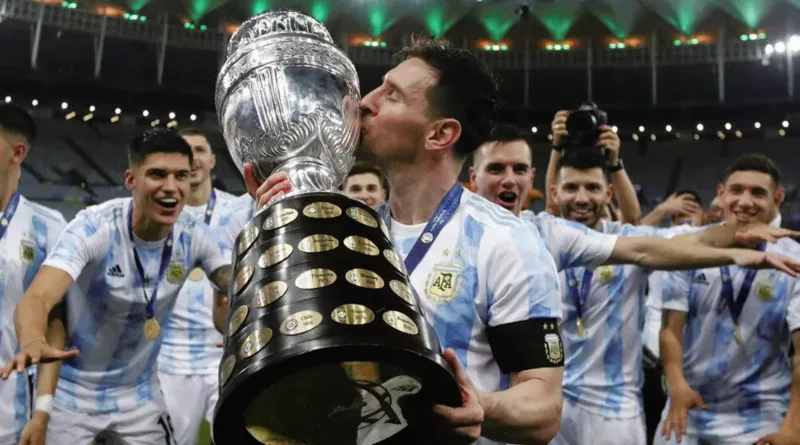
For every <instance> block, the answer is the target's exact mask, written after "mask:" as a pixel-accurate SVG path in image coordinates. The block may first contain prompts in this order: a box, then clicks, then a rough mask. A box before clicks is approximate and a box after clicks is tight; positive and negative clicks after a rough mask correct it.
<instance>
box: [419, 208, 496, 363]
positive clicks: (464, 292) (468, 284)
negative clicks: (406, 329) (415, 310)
mask: <svg viewBox="0 0 800 445" xmlns="http://www.w3.org/2000/svg"><path fill="white" fill-rule="evenodd" d="M482 238H483V225H482V224H480V223H479V222H477V221H475V219H473V218H472V217H471V216H467V217H466V220H465V221H464V229H463V233H462V236H460V237H459V239H458V243H457V244H456V249H457V250H458V249H460V250H461V251H462V255H461V261H462V266H463V267H464V270H463V271H462V273H461V279H462V281H461V289H459V291H458V295H457V296H456V298H455V299H453V300H452V301H450V302H449V303H444V304H441V305H439V306H438V307H437V308H436V311H435V313H434V314H433V320H432V323H431V324H432V325H433V328H434V330H435V331H436V333H437V334H438V335H439V339H440V340H441V342H442V348H452V349H453V350H454V351H455V353H456V356H457V357H458V360H459V361H460V362H461V364H462V365H463V366H464V368H465V369H469V365H468V362H467V352H468V351H469V340H470V338H472V328H473V327H474V326H475V319H476V318H477V317H478V311H477V309H476V308H475V299H474V296H475V295H477V293H478V268H477V264H475V263H474V260H475V259H477V258H478V248H479V246H480V242H481V239H482Z"/></svg>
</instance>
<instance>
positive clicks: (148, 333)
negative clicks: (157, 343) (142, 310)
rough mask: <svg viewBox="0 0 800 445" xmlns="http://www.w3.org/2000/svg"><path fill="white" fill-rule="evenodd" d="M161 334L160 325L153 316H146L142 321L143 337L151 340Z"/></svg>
mask: <svg viewBox="0 0 800 445" xmlns="http://www.w3.org/2000/svg"><path fill="white" fill-rule="evenodd" d="M159 335H161V326H159V325H158V322H157V321H156V319H155V318H148V319H147V320H145V322H144V338H146V339H148V340H150V341H153V340H155V339H157V338H158V336H159Z"/></svg>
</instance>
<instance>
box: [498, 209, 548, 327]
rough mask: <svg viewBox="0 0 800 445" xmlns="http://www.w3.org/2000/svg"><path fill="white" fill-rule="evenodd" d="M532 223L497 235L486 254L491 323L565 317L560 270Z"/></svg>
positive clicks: (499, 323)
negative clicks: (531, 225)
mask: <svg viewBox="0 0 800 445" xmlns="http://www.w3.org/2000/svg"><path fill="white" fill-rule="evenodd" d="M537 235H538V234H537V233H536V232H533V231H532V230H530V226H528V225H520V226H518V227H514V228H511V229H510V230H509V232H508V234H507V235H506V236H503V237H499V236H498V237H497V239H496V240H495V242H493V243H492V244H491V248H490V249H489V251H488V252H487V254H486V258H485V259H484V261H485V262H484V264H488V265H491V267H489V268H488V276H487V279H486V286H487V289H486V294H487V296H488V306H489V320H488V321H489V322H488V324H489V326H498V325H502V324H507V323H513V322H517V321H524V320H528V319H533V318H553V319H557V320H560V319H561V293H560V290H559V285H558V273H557V271H556V269H555V266H554V264H553V260H552V258H551V257H550V255H549V253H548V251H547V249H546V248H545V246H544V243H543V242H542V240H541V238H539V237H538V236H537Z"/></svg>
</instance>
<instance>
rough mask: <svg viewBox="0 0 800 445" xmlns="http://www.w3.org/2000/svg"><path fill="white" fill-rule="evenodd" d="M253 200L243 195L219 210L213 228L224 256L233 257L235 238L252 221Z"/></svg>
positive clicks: (254, 203) (253, 211)
mask: <svg viewBox="0 0 800 445" xmlns="http://www.w3.org/2000/svg"><path fill="white" fill-rule="evenodd" d="M255 206H256V202H255V200H254V199H253V198H252V197H250V195H248V194H244V195H242V196H239V197H238V198H235V199H233V200H230V201H228V202H227V203H226V205H225V207H224V208H222V209H220V221H219V223H218V224H217V226H216V228H215V232H216V236H217V238H218V239H219V241H220V246H223V249H224V254H225V255H227V256H228V257H231V258H232V257H233V246H234V245H235V244H236V237H238V236H239V233H241V232H242V230H244V226H245V225H247V223H248V222H249V221H250V220H251V219H253V215H254V214H255Z"/></svg>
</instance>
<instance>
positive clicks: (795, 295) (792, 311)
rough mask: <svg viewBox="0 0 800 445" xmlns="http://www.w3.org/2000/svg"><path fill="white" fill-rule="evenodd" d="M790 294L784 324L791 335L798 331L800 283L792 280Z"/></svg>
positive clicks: (796, 352)
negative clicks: (787, 326)
mask: <svg viewBox="0 0 800 445" xmlns="http://www.w3.org/2000/svg"><path fill="white" fill-rule="evenodd" d="M791 292H792V294H791V295H790V296H789V306H788V308H787V310H786V323H787V324H788V325H789V332H792V333H793V332H794V331H796V330H798V329H800V281H798V280H793V284H792V291H791ZM795 354H800V351H795Z"/></svg>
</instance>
